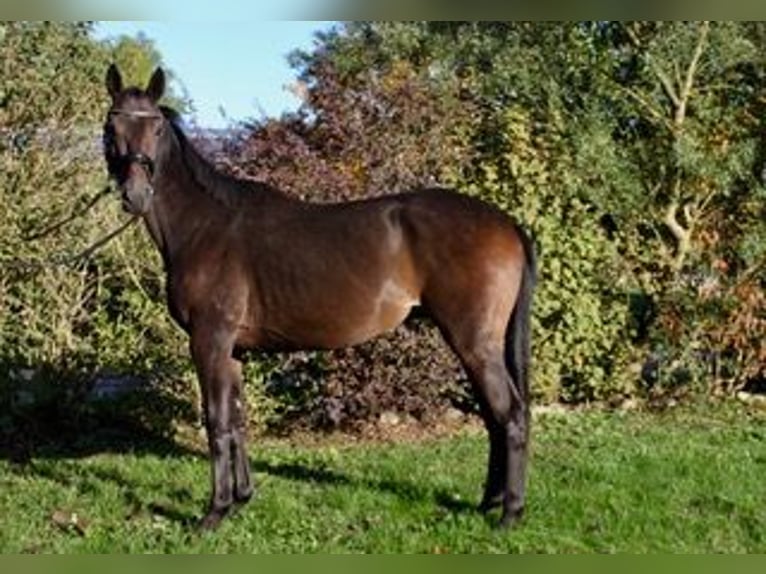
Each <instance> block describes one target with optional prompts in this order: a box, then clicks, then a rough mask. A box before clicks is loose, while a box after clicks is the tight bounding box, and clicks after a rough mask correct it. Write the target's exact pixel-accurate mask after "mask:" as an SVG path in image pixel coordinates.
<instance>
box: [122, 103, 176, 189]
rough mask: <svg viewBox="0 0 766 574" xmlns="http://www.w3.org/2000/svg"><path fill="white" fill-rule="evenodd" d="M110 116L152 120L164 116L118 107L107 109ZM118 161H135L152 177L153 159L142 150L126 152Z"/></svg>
mask: <svg viewBox="0 0 766 574" xmlns="http://www.w3.org/2000/svg"><path fill="white" fill-rule="evenodd" d="M109 115H110V116H127V117H130V118H144V119H152V120H164V119H165V117H164V116H163V115H162V114H159V113H157V112H147V111H144V110H123V109H120V108H117V109H114V110H109ZM119 159H120V161H124V162H126V163H128V164H131V163H137V164H138V165H140V166H141V167H142V168H143V169H144V171H146V173H147V175H148V176H149V179H152V178H153V177H154V171H155V170H154V167H155V166H154V159H152V158H150V157H149V156H148V155H146V154H145V153H142V152H140V151H139V152H132V153H126V154H124V155H121V156H120V157H119Z"/></svg>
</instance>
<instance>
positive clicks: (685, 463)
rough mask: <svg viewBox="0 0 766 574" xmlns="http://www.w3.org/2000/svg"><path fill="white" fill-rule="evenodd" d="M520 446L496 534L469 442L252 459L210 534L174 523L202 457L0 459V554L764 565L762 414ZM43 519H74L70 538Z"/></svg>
mask: <svg viewBox="0 0 766 574" xmlns="http://www.w3.org/2000/svg"><path fill="white" fill-rule="evenodd" d="M533 439H534V447H533V450H534V453H533V462H532V467H531V475H530V485H529V493H528V505H527V516H526V518H525V520H524V522H523V523H522V525H521V526H520V527H518V528H517V529H515V530H512V531H507V532H506V531H498V530H496V529H494V528H493V519H487V518H485V517H483V516H481V515H479V514H477V513H475V512H474V511H473V506H474V504H475V503H476V502H477V500H478V498H479V495H480V493H481V482H482V479H483V475H484V461H485V456H486V441H485V438H484V436H483V434H482V433H479V432H477V431H476V430H470V429H468V430H466V431H464V432H461V433H459V434H458V435H457V436H454V437H451V438H439V439H431V440H425V441H419V442H417V443H410V444H380V443H377V444H370V443H359V442H353V441H348V442H346V443H344V442H342V441H325V442H324V443H323V444H319V445H315V446H311V447H309V446H295V445H292V444H290V443H288V442H279V441H276V442H275V441H269V442H268V443H267V444H265V445H261V446H260V447H257V446H255V445H253V446H252V447H251V453H252V457H251V460H252V465H253V468H254V469H255V472H256V477H257V479H258V482H259V488H260V490H259V493H258V495H257V498H256V499H254V500H253V501H252V502H251V503H250V504H249V505H248V506H246V507H244V508H243V509H242V510H240V511H239V513H237V514H236V515H235V516H233V517H232V518H231V519H230V520H228V521H227V522H225V523H224V524H223V525H222V527H221V528H220V529H219V530H218V531H217V532H214V533H209V534H198V533H196V532H195V531H194V530H193V528H191V527H190V524H191V523H193V521H194V519H195V517H196V516H198V513H199V512H200V511H201V509H202V507H203V505H204V503H205V500H206V497H207V489H208V467H207V462H206V460H205V458H204V457H200V456H199V455H197V454H194V453H190V452H185V451H182V450H180V449H179V450H175V451H174V450H173V449H172V448H169V447H167V445H165V446H157V447H156V448H155V447H154V446H152V445H150V444H147V445H144V446H143V447H141V448H137V447H135V445H134V446H133V447H131V449H132V451H131V450H127V451H125V449H120V448H116V449H111V450H112V452H110V449H104V448H102V447H100V446H97V445H95V444H81V445H67V448H64V449H63V451H64V453H65V455H64V456H62V455H61V454H60V452H59V454H56V452H57V451H51V452H49V453H47V454H46V453H44V452H43V453H42V454H39V455H37V456H35V457H33V458H32V459H31V460H30V461H28V462H25V463H24V464H19V463H13V462H10V461H7V460H0V550H2V552H184V551H185V552H198V551H205V552H766V482H764V481H765V480H766V417H765V416H764V414H763V413H762V412H761V413H759V412H757V411H747V410H745V409H744V408H743V407H738V406H732V405H728V406H717V407H710V406H708V407H704V408H694V409H689V408H684V409H679V410H676V411H673V412H669V413H666V414H660V415H658V414H646V413H638V412H628V413H605V412H593V411H591V412H577V413H567V414H548V415H544V414H543V415H540V416H539V417H538V418H537V420H536V423H535V426H534V429H533ZM106 444H108V442H107V443H106ZM61 450H62V449H61V448H60V449H59V451H61ZM115 451H118V452H115ZM119 451H122V452H119ZM67 453H69V454H67ZM56 511H59V514H62V513H63V515H64V516H71V513H76V514H77V517H78V518H77V521H78V524H81V525H82V528H81V531H80V530H78V529H77V528H75V527H67V526H66V525H61V524H57V523H56V521H54V520H52V518H51V517H52V515H53V514H54V513H55V512H56ZM59 522H60V521H59Z"/></svg>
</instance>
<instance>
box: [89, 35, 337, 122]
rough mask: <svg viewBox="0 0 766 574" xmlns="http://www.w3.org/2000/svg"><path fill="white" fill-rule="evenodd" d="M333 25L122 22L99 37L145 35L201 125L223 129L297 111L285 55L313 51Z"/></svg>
mask: <svg viewBox="0 0 766 574" xmlns="http://www.w3.org/2000/svg"><path fill="white" fill-rule="evenodd" d="M331 26H332V23H331V22H321V21H309V22H306V21H253V20H249V21H239V22H237V21H212V22H211V21H208V22H199V21H173V22H158V21H130V22H124V21H123V22H99V23H98V24H97V26H96V35H97V37H98V38H107V37H113V36H119V35H121V34H128V35H131V36H135V35H136V34H137V33H139V32H143V33H144V34H145V35H146V36H148V37H149V38H151V39H152V40H154V42H155V45H156V46H157V48H158V49H159V51H160V53H161V54H162V57H163V60H164V62H165V64H166V65H167V66H168V67H169V68H170V69H171V70H173V72H174V73H175V75H176V76H177V77H178V79H179V80H180V81H181V82H182V84H183V87H184V88H185V90H186V92H187V93H188V95H189V96H190V97H191V99H192V102H193V104H194V108H195V110H196V114H195V116H196V120H197V123H198V124H199V125H200V126H202V127H206V128H220V127H225V126H227V125H228V124H229V122H231V121H240V120H247V119H253V118H255V119H260V118H263V117H265V116H269V117H276V116H279V115H280V114H281V113H282V112H285V111H291V110H295V109H296V108H297V107H298V105H299V101H298V99H297V98H296V97H295V96H294V95H292V94H291V93H290V91H289V90H288V89H287V86H289V85H290V84H291V83H293V82H294V81H295V72H294V71H293V70H292V69H291V68H290V66H289V65H288V63H287V55H288V54H289V53H290V52H291V51H293V50H294V49H296V48H302V49H310V48H311V47H312V46H313V44H314V34H315V32H317V31H318V30H326V29H328V28H330V27H331ZM179 93H181V90H179ZM222 110H223V113H222Z"/></svg>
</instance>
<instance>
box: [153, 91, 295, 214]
mask: <svg viewBox="0 0 766 574" xmlns="http://www.w3.org/2000/svg"><path fill="white" fill-rule="evenodd" d="M160 111H161V112H162V115H163V116H164V117H165V119H166V120H167V121H168V124H170V127H171V128H172V130H173V135H174V136H175V140H176V142H177V143H178V147H179V149H180V152H181V157H182V161H183V163H184V165H185V166H186V167H187V168H188V169H189V171H190V172H191V174H192V177H193V178H194V180H195V181H196V182H197V183H198V184H199V186H200V187H201V188H202V190H203V191H204V192H205V193H207V194H208V195H209V196H211V197H213V198H214V199H215V200H216V201H218V202H220V203H222V204H223V205H225V206H227V207H234V208H240V207H243V206H244V205H246V204H248V203H252V202H253V201H255V200H257V199H260V198H264V197H266V196H268V197H273V196H275V195H276V196H282V197H286V196H284V195H283V194H282V193H281V192H280V191H278V190H276V189H274V188H273V187H272V186H270V185H268V184H267V183H264V182H259V181H252V180H244V179H238V178H236V177H234V176H232V175H229V174H226V173H224V172H222V171H220V170H219V169H218V168H217V167H216V166H215V165H214V164H213V163H212V162H211V161H210V160H209V159H207V158H206V157H205V156H204V155H202V153H200V152H199V151H198V150H197V149H196V148H195V147H194V144H193V143H192V142H191V141H190V140H189V138H188V137H187V135H186V133H185V132H184V130H183V128H182V127H181V120H182V118H181V114H179V113H178V112H177V111H176V110H174V109H173V108H170V107H168V106H160Z"/></svg>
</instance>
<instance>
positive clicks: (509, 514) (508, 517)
mask: <svg viewBox="0 0 766 574" xmlns="http://www.w3.org/2000/svg"><path fill="white" fill-rule="evenodd" d="M523 516H524V508H519V509H518V510H514V511H508V510H504V511H503V515H502V516H501V517H500V522H498V524H497V526H498V528H501V529H503V530H509V529H511V528H514V527H515V526H517V525H518V524H519V522H521V519H522V518H523Z"/></svg>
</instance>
